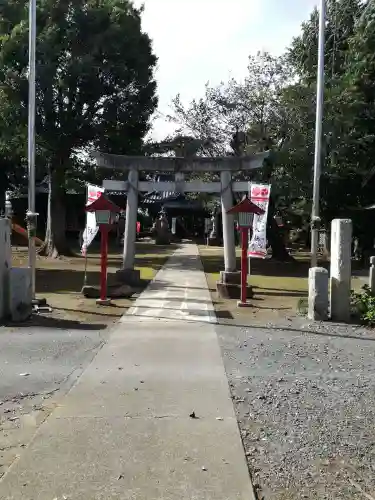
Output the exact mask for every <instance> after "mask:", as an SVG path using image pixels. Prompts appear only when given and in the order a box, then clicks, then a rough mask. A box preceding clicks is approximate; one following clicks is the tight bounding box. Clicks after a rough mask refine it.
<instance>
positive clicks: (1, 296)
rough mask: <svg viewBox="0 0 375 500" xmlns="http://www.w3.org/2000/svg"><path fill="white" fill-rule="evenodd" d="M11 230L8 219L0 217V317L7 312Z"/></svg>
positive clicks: (10, 262) (3, 316) (10, 263)
mask: <svg viewBox="0 0 375 500" xmlns="http://www.w3.org/2000/svg"><path fill="white" fill-rule="evenodd" d="M11 232H12V229H11V221H10V219H8V218H0V319H2V318H5V317H7V316H8V314H9V287H10V284H9V283H10V275H9V273H10V268H11V265H12V253H11V240H10V235H11Z"/></svg>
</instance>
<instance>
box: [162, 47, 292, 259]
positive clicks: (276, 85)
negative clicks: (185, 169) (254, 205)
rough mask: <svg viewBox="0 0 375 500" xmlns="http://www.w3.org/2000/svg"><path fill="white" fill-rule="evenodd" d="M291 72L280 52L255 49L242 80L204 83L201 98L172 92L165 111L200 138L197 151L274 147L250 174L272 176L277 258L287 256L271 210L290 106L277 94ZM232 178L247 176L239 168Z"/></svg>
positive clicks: (223, 152)
mask: <svg viewBox="0 0 375 500" xmlns="http://www.w3.org/2000/svg"><path fill="white" fill-rule="evenodd" d="M292 76H293V75H292V73H291V71H290V66H289V64H288V63H287V61H286V60H285V58H278V57H273V56H271V55H270V54H268V53H258V54H257V55H256V56H250V57H249V64H248V76H247V77H246V78H245V79H244V81H242V82H239V81H236V80H234V79H232V80H230V81H229V82H228V83H222V84H221V85H219V86H218V87H209V86H208V85H207V86H206V92H205V96H204V98H201V99H199V100H193V101H192V102H191V103H190V104H189V105H188V106H184V105H183V104H182V102H181V99H180V97H179V96H177V97H176V99H174V101H173V114H172V115H171V116H170V119H171V120H172V121H174V122H175V123H177V124H178V126H179V129H178V132H177V134H178V135H180V134H184V133H185V134H189V136H190V137H191V138H192V139H194V140H199V141H200V143H201V144H202V145H203V147H202V148H201V149H200V153H203V154H208V155H212V156H213V155H243V154H251V153H256V152H259V151H263V150H268V149H272V150H273V151H274V152H275V153H276V157H275V160H274V161H273V162H271V163H269V164H268V165H266V167H265V168H263V169H262V171H261V172H259V173H257V174H255V176H254V174H253V179H256V180H259V181H266V182H268V181H270V179H271V178H272V181H273V186H274V187H275V191H274V194H273V195H272V196H273V200H272V203H271V204H270V212H269V225H268V227H269V239H270V242H271V244H272V250H273V256H274V258H277V259H280V260H286V259H289V258H290V256H289V254H288V252H287V251H286V249H285V245H284V243H283V241H282V239H281V238H280V237H279V229H278V226H277V224H275V223H274V222H275V221H274V215H275V211H276V208H277V203H278V201H279V198H280V191H281V184H279V182H278V180H279V176H280V177H281V178H283V175H284V172H283V169H282V167H281V165H280V161H281V158H282V152H284V151H285V147H286V146H285V142H286V141H287V140H288V137H289V135H290V123H289V122H290V119H291V118H290V113H289V111H290V110H289V109H287V107H286V102H287V100H286V99H284V101H283V95H284V91H285V89H286V88H287V86H288V85H290V84H291V81H292ZM288 104H289V102H288ZM206 178H207V176H205V179H206ZM236 178H237V179H243V180H249V177H248V176H247V174H245V173H241V172H240V173H238V174H237V175H236ZM283 186H285V183H284V184H283ZM289 191H290V190H289Z"/></svg>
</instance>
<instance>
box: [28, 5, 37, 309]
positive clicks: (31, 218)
mask: <svg viewBox="0 0 375 500" xmlns="http://www.w3.org/2000/svg"><path fill="white" fill-rule="evenodd" d="M35 59H36V0H29V110H28V111H29V116H28V180H29V190H28V202H29V208H28V211H27V214H26V220H27V229H28V237H29V267H30V269H31V289H32V298H33V300H35V267H36V245H35V236H36V225H37V224H36V222H37V214H36V213H35V94H36V89H35V85H36V83H35V80H36V79H35V71H36V69H35Z"/></svg>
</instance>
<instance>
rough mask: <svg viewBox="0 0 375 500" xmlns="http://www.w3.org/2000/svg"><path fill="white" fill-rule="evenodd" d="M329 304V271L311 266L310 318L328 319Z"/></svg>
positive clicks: (315, 319) (317, 319)
mask: <svg viewBox="0 0 375 500" xmlns="http://www.w3.org/2000/svg"><path fill="white" fill-rule="evenodd" d="M328 305H329V301H328V271H327V269H324V268H323V267H311V268H310V269H309V307H308V318H309V319H311V320H314V321H327V319H328Z"/></svg>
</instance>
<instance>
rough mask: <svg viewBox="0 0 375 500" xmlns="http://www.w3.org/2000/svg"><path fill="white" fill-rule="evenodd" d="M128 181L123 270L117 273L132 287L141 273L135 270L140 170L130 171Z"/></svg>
mask: <svg viewBox="0 0 375 500" xmlns="http://www.w3.org/2000/svg"><path fill="white" fill-rule="evenodd" d="M128 181H129V182H128V196H127V201H126V220H125V233H124V252H123V261H122V269H121V270H120V271H118V272H117V277H118V278H119V279H120V280H121V281H123V282H124V283H127V284H129V285H132V284H136V283H137V282H139V279H140V274H139V271H136V270H135V269H134V259H135V241H136V235H137V227H136V224H137V216H138V170H136V169H131V170H130V172H129V176H128Z"/></svg>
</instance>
